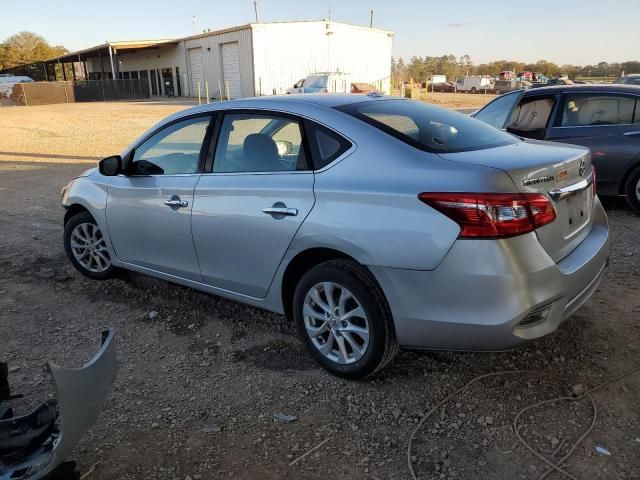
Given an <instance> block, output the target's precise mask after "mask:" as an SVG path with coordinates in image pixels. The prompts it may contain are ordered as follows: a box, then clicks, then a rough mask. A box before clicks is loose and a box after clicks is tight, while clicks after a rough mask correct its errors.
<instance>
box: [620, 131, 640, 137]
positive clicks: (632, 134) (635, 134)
mask: <svg viewBox="0 0 640 480" xmlns="http://www.w3.org/2000/svg"><path fill="white" fill-rule="evenodd" d="M623 135H624V136H625V137H640V132H627V133H624V134H623Z"/></svg>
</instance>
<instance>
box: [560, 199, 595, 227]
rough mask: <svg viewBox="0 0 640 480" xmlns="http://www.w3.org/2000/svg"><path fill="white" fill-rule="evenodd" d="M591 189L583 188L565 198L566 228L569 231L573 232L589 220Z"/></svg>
mask: <svg viewBox="0 0 640 480" xmlns="http://www.w3.org/2000/svg"><path fill="white" fill-rule="evenodd" d="M591 201H592V197H591V190H590V189H589V188H585V189H584V190H582V191H581V192H579V193H577V194H575V195H572V196H571V197H569V198H567V199H566V200H565V202H566V211H567V225H566V228H567V230H568V232H569V233H572V232H575V231H576V230H578V229H579V228H580V227H582V226H583V225H584V224H585V223H587V222H588V221H589V217H590V214H591V207H592V205H591Z"/></svg>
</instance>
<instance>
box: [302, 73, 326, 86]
mask: <svg viewBox="0 0 640 480" xmlns="http://www.w3.org/2000/svg"><path fill="white" fill-rule="evenodd" d="M327 80H328V79H327V77H326V76H317V77H308V78H307V79H306V81H305V83H304V86H305V87H309V88H326V87H327Z"/></svg>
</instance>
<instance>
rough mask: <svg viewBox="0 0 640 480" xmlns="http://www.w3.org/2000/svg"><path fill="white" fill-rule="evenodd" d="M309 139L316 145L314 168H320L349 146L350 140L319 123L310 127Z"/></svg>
mask: <svg viewBox="0 0 640 480" xmlns="http://www.w3.org/2000/svg"><path fill="white" fill-rule="evenodd" d="M311 129H312V133H311V141H312V142H313V144H314V145H313V146H315V147H316V149H317V150H316V152H317V153H316V155H315V157H314V168H315V169H316V170H320V169H321V168H324V167H326V166H327V165H329V164H330V163H331V162H333V161H334V160H335V159H336V158H338V157H339V156H340V155H342V154H343V153H344V152H346V151H347V150H349V149H350V148H351V142H350V141H349V140H347V139H346V138H343V137H341V136H340V135H338V134H337V133H335V132H332V131H331V130H329V129H328V128H324V127H321V126H320V125H313V126H312V127H311Z"/></svg>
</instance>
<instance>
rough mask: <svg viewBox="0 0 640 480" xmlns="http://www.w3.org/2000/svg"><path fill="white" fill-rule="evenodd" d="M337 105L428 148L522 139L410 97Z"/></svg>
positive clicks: (455, 148) (471, 147)
mask: <svg viewBox="0 0 640 480" xmlns="http://www.w3.org/2000/svg"><path fill="white" fill-rule="evenodd" d="M338 109H339V110H341V111H343V112H345V113H348V114H350V115H352V116H354V117H356V118H359V119H360V120H362V121H364V122H366V123H368V124H370V125H373V126H374V127H376V128H379V129H380V130H382V131H384V132H386V133H388V134H390V135H393V136H394V137H396V138H398V139H400V140H402V141H403V142H405V143H408V144H409V145H412V146H413V147H416V148H419V149H421V150H426V151H429V152H436V153H449V152H465V151H470V150H482V149H486V148H494V147H500V146H504V145H510V144H513V143H517V142H518V141H519V140H518V139H516V137H514V136H512V135H509V134H508V133H505V132H502V131H500V130H497V129H495V128H493V127H491V126H489V125H487V124H485V123H484V122H481V121H479V120H475V119H473V118H471V117H468V116H466V115H463V114H461V113H456V112H452V111H449V110H445V109H443V108H440V107H435V106H433V105H428V104H425V103H420V102H416V101H411V100H378V101H368V102H359V103H355V104H351V105H346V106H342V107H339V108H338Z"/></svg>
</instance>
